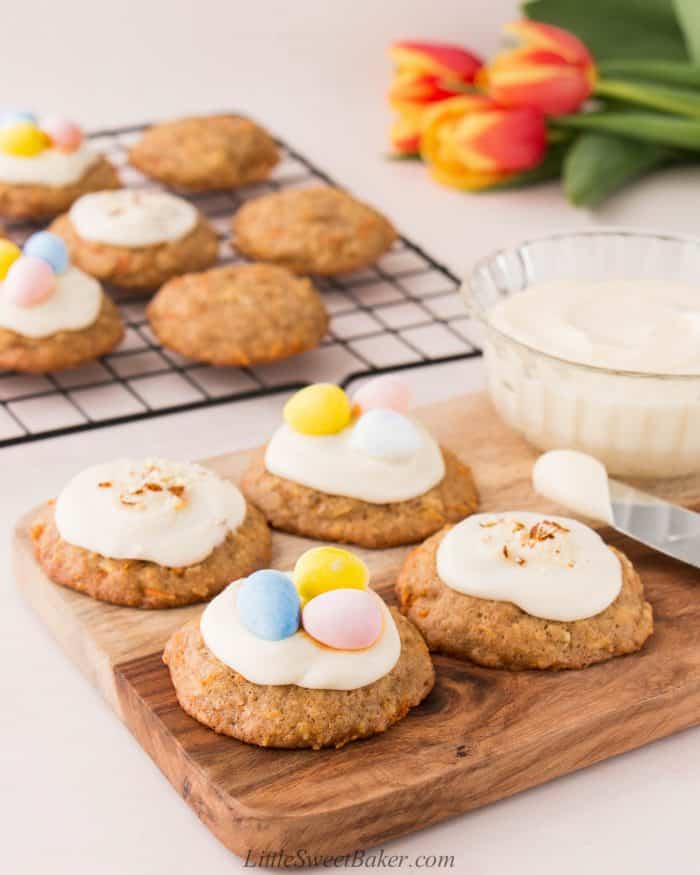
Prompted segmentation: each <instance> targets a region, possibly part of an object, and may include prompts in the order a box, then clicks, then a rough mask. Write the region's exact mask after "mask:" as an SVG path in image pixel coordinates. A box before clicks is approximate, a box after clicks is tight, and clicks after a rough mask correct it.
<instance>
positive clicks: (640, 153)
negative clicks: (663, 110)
mask: <svg viewBox="0 0 700 875" xmlns="http://www.w3.org/2000/svg"><path fill="white" fill-rule="evenodd" d="M675 154H676V153H675V152H674V151H673V150H672V149H669V148H667V147H666V146H659V145H658V144H657V143H640V142H639V141H638V140H629V139H626V138H624V137H617V136H614V135H612V134H601V133H597V132H595V131H591V132H585V133H582V134H581V135H580V136H579V137H578V139H577V140H576V142H575V143H574V144H573V145H572V146H571V148H570V149H569V151H568V153H567V155H566V158H565V160H564V169H563V180H564V190H565V191H566V195H567V197H568V198H569V200H570V201H571V203H572V204H574V205H575V206H586V207H594V206H597V205H598V204H600V203H602V202H603V201H604V200H605V199H606V198H608V197H609V196H610V195H611V194H613V193H614V192H616V191H618V190H619V189H621V188H622V187H623V186H625V185H627V184H628V183H630V182H632V181H633V180H634V179H637V178H638V177H640V176H642V175H643V174H645V173H649V172H650V171H651V170H654V169H656V168H658V167H662V166H664V165H665V164H668V163H669V162H671V161H672V160H673V159H674V157H675Z"/></svg>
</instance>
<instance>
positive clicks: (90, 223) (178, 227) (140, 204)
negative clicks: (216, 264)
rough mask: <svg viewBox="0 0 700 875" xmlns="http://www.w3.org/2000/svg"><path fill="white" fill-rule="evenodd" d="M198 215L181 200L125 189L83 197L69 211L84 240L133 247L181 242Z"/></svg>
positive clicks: (99, 192)
mask: <svg viewBox="0 0 700 875" xmlns="http://www.w3.org/2000/svg"><path fill="white" fill-rule="evenodd" d="M197 215H198V214H197V210H196V209H195V207H193V206H192V204H191V203H189V202H188V201H186V200H184V199H183V198H181V197H176V196H175V195H173V194H168V193H167V192H165V191H134V190H129V189H126V188H122V189H116V190H114V191H98V192H95V193H94V194H86V195H83V197H81V198H78V200H77V201H76V202H75V203H74V204H73V206H72V207H71V208H70V212H69V216H70V220H71V224H72V225H73V227H74V228H75V230H76V232H77V233H78V235H79V236H80V237H82V238H83V240H91V241H93V242H94V243H107V244H109V245H111V246H132V247H139V246H154V245H156V244H158V243H166V242H168V241H172V240H179V239H180V238H181V237H184V236H185V235H186V234H189V232H190V231H191V230H192V229H193V228H194V226H195V225H196V224H197Z"/></svg>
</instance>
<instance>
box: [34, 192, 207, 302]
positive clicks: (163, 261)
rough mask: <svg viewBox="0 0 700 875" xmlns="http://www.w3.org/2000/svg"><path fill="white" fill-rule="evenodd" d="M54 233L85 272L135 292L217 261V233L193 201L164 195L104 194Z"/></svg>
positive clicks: (75, 210)
mask: <svg viewBox="0 0 700 875" xmlns="http://www.w3.org/2000/svg"><path fill="white" fill-rule="evenodd" d="M51 230H52V231H53V232H54V233H56V234H58V235H59V236H61V237H63V239H64V240H65V241H66V243H67V245H68V248H69V249H70V253H71V257H72V258H73V260H74V261H75V263H76V264H77V265H79V266H80V267H82V269H83V270H85V271H87V272H88V273H90V274H92V275H93V276H95V277H97V278H98V279H101V280H103V281H105V282H109V283H113V284H114V285H116V286H120V287H121V288H123V289H133V290H135V291H142V290H149V289H154V288H157V287H158V286H160V285H161V284H162V283H164V282H165V281H166V280H169V279H170V278H171V277H174V276H177V275H178V274H181V273H188V272H189V271H192V270H204V269H205V268H207V267H210V266H211V265H212V264H214V262H215V261H216V259H217V256H218V253H219V241H218V238H217V236H216V231H215V230H214V229H213V228H212V226H211V225H210V224H209V222H207V220H206V219H205V218H204V216H202V214H201V213H200V212H199V210H197V209H196V208H195V207H193V206H192V204H191V203H189V201H186V200H184V199H183V198H179V197H175V195H172V194H168V193H167V192H163V191H134V190H129V189H122V190H121V191H101V192H98V193H95V194H90V195H86V196H85V197H81V198H80V199H79V200H77V201H76V202H75V203H74V204H73V206H72V207H71V209H70V211H69V212H68V213H66V214H65V215H63V216H59V217H58V218H57V219H56V220H55V221H54V223H53V224H52V226H51Z"/></svg>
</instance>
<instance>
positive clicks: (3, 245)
mask: <svg viewBox="0 0 700 875" xmlns="http://www.w3.org/2000/svg"><path fill="white" fill-rule="evenodd" d="M21 254H22V250H21V249H20V248H19V246H15V244H14V243H13V242H12V241H11V240H5V239H3V238H0V280H4V279H5V277H6V276H7V271H8V270H9V269H10V267H11V266H12V265H13V264H14V262H15V261H17V259H18V258H19V257H20V255H21Z"/></svg>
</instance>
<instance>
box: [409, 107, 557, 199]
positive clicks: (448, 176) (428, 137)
mask: <svg viewBox="0 0 700 875" xmlns="http://www.w3.org/2000/svg"><path fill="white" fill-rule="evenodd" d="M546 149H547V131H546V125H545V119H544V115H543V113H542V112H541V111H540V110H539V109H536V108H534V107H519V108H516V109H510V108H504V107H501V106H499V105H498V104H497V103H496V102H495V101H494V100H492V99H491V98H489V97H485V96H482V95H464V96H462V97H453V98H451V99H450V100H445V101H442V102H441V103H439V104H436V105H434V106H433V107H431V108H430V109H429V110H428V111H427V112H426V114H425V116H424V118H423V128H422V138H421V155H422V157H423V159H424V161H425V162H426V163H427V164H428V165H429V166H430V170H431V173H432V174H433V176H434V177H435V178H436V179H437V180H438V181H439V182H442V183H444V184H445V185H450V186H453V187H455V188H463V189H472V190H476V189H481V188H489V187H492V186H494V185H497V184H500V183H502V182H504V181H505V180H507V179H509V178H510V177H512V176H515V175H517V174H518V173H520V172H522V171H525V170H530V169H532V168H533V167H536V166H537V165H538V164H539V163H540V162H541V161H542V158H543V157H544V154H545V151H546Z"/></svg>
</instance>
